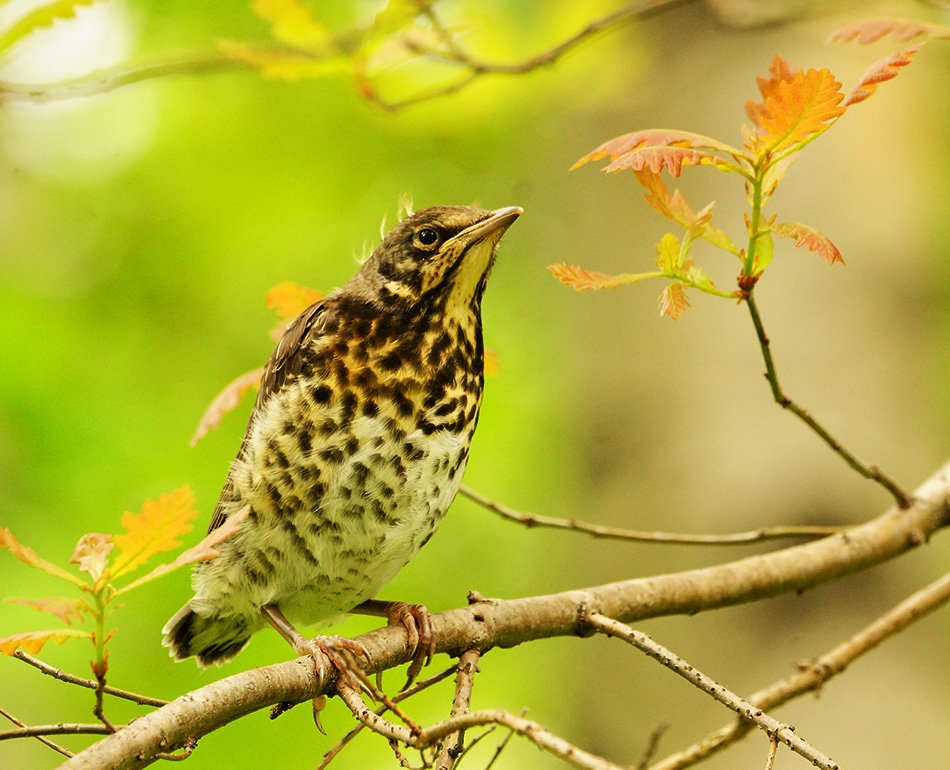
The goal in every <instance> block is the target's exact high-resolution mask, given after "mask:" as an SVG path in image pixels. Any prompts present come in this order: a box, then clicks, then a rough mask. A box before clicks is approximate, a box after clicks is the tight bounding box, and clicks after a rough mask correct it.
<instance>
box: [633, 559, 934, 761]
mask: <svg viewBox="0 0 950 770" xmlns="http://www.w3.org/2000/svg"><path fill="white" fill-rule="evenodd" d="M947 601H950V573H947V574H946V575H944V576H943V577H942V578H940V579H939V580H936V581H934V582H933V583H931V584H930V585H928V586H927V587H925V588H922V589H921V590H920V591H917V592H916V593H914V594H912V595H911V596H909V597H907V598H906V599H905V600H904V601H902V602H901V603H900V604H898V605H897V606H896V607H894V608H893V609H891V610H890V611H888V612H887V613H885V614H884V615H882V616H881V617H879V618H878V619H877V620H875V621H874V622H873V623H871V624H870V625H868V626H866V627H865V628H863V629H862V630H861V631H859V632H858V633H856V634H855V635H854V636H852V637H851V638H850V639H848V640H846V641H845V642H842V643H841V644H839V645H838V646H837V647H835V648H834V649H832V650H830V651H829V652H827V653H825V654H824V655H822V656H820V657H818V658H816V659H815V660H812V661H810V662H808V663H806V664H803V665H801V666H800V670H799V671H798V672H796V673H795V674H793V675H792V676H790V677H788V678H786V679H781V680H779V681H777V682H775V683H773V684H771V685H769V686H768V687H766V688H764V689H761V690H759V691H757V692H755V693H753V694H752V695H750V696H749V698H748V700H749V702H750V703H754V704H755V705H756V706H757V707H758V708H761V709H773V708H775V707H776V706H780V705H782V704H783V703H787V702H788V701H790V700H792V699H794V698H798V697H799V696H801V695H804V694H805V693H808V692H812V691H814V690H819V689H821V688H822V687H823V686H824V684H825V683H826V682H827V681H828V680H829V679H831V678H832V677H834V676H835V675H836V674H840V673H841V672H842V671H844V670H845V668H847V667H848V665H850V664H851V663H852V662H853V661H854V660H855V659H857V658H859V657H860V656H862V655H864V654H865V653H867V652H870V651H871V650H872V649H874V648H875V647H877V645H879V644H880V643H881V642H883V641H884V640H885V639H887V638H889V637H891V636H893V635H894V634H897V633H899V632H900V631H903V630H904V629H905V628H906V627H907V626H909V625H910V624H911V623H913V622H915V621H917V620H920V619H921V618H923V617H925V616H927V615H928V614H929V613H931V612H933V611H934V610H936V609H937V608H939V607H941V606H942V605H943V604H945V603H946V602H947ZM752 729H753V725H752V724H750V723H749V722H745V721H742V720H739V721H735V722H732V723H730V724H728V725H725V726H723V727H721V728H719V729H718V730H716V731H715V732H712V733H709V735H707V736H706V737H705V738H703V739H702V740H701V741H699V742H697V743H695V744H693V745H692V746H689V747H688V748H686V749H684V750H683V751H679V752H677V753H676V754H672V755H670V756H669V757H666V758H665V759H664V760H662V761H661V762H658V763H656V764H655V765H652V766H651V767H650V770H683V768H686V767H690V766H691V765H694V764H696V763H697V762H699V761H701V760H703V759H706V758H707V757H709V756H710V755H712V754H714V753H716V752H718V751H721V750H722V749H724V748H726V747H727V746H729V745H731V744H733V743H735V742H736V741H738V740H740V739H741V738H743V737H744V736H745V735H746V734H747V733H748V732H749V731H750V730H752Z"/></svg>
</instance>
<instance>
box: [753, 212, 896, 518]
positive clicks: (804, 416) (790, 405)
mask: <svg viewBox="0 0 950 770" xmlns="http://www.w3.org/2000/svg"><path fill="white" fill-rule="evenodd" d="M753 217H755V210H754V209H753ZM752 245H753V242H752V241H750V248H749V251H750V253H751V251H752ZM745 303H746V305H748V307H749V314H750V315H751V316H752V323H753V325H754V326H755V333H756V336H758V338H759V347H760V348H761V350H762V358H763V359H764V360H765V377H766V379H767V380H768V381H769V386H770V387H771V388H772V398H773V399H775V403H776V404H778V405H779V406H780V407H782V408H783V409H788V410H789V411H790V412H791V413H792V414H794V415H795V416H796V417H798V419H800V420H801V421H802V422H804V423H805V424H806V425H807V426H808V427H809V428H811V429H812V431H814V432H815V433H816V434H817V435H818V437H819V438H820V439H821V440H822V441H824V442H825V443H826V444H827V445H828V446H829V447H831V449H832V451H834V452H835V453H836V454H837V455H838V456H839V457H841V459H843V460H844V461H845V462H846V463H847V464H848V465H850V466H851V468H852V469H854V470H855V471H857V472H858V473H860V474H861V475H862V476H864V478H866V479H871V480H872V481H876V482H877V483H878V484H880V485H881V486H883V487H884V488H885V489H886V490H887V491H888V492H890V493H891V494H892V495H893V496H894V499H895V500H897V504H898V506H900V507H901V508H909V507H910V505H911V502H912V498H911V495H910V494H909V493H908V492H906V491H905V490H904V489H903V488H902V487H901V486H900V485H899V484H898V483H897V482H896V481H894V480H893V479H892V478H891V477H890V476H888V475H887V474H885V473H884V472H883V471H881V470H880V469H879V468H878V467H877V466H876V465H868V464H866V463H864V462H862V461H861V460H859V459H858V458H857V457H855V456H854V455H853V454H851V452H849V451H848V450H847V449H845V448H844V447H843V446H842V445H841V444H840V443H839V442H838V440H837V439H836V438H835V437H834V436H832V435H831V434H830V433H829V432H828V431H827V430H826V429H825V428H824V427H823V426H822V425H821V424H820V423H819V422H818V421H817V420H816V419H815V418H814V417H812V416H811V415H810V414H809V413H808V412H807V411H805V410H804V409H802V408H801V407H800V406H799V405H798V404H796V403H795V402H794V401H792V400H791V399H790V398H789V397H788V396H786V395H785V393H784V392H783V391H782V386H781V385H779V381H778V374H777V373H776V371H775V362H774V361H773V360H772V351H771V348H770V343H769V338H768V336H767V335H766V333H765V327H764V326H763V325H762V318H761V317H760V316H759V309H758V307H757V306H756V304H755V297H754V296H753V292H752V291H751V290H750V291H749V293H748V295H747V296H746V298H745Z"/></svg>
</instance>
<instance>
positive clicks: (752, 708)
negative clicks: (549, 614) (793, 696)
mask: <svg viewBox="0 0 950 770" xmlns="http://www.w3.org/2000/svg"><path fill="white" fill-rule="evenodd" d="M585 620H586V621H587V622H588V623H589V624H590V625H591V626H592V627H593V628H594V629H596V630H598V631H600V632H602V633H604V634H607V635H608V636H614V637H616V638H618V639H622V640H623V641H625V642H627V643H628V644H631V645H633V646H634V647H636V648H637V649H638V650H640V651H641V652H643V653H645V654H646V655H649V656H650V657H651V658H653V659H654V660H656V661H658V662H660V663H662V664H663V665H664V666H666V667H667V668H668V669H670V670H671V671H673V672H674V673H677V674H679V675H680V676H681V677H683V678H684V679H686V680H687V681H688V682H690V683H691V684H693V685H695V686H696V687H699V688H700V689H701V690H702V691H703V692H705V693H708V694H709V695H711V696H712V697H713V698H715V699H716V700H717V701H719V702H720V703H722V704H723V705H724V706H727V707H729V708H730V709H732V710H733V711H735V712H736V713H737V714H739V715H740V716H741V717H742V718H743V719H748V720H750V721H751V722H754V723H755V724H756V725H758V726H759V727H760V728H761V729H762V730H764V731H765V733H766V735H768V736H769V738H770V739H777V740H780V741H781V742H782V743H784V744H785V745H786V746H788V747H789V748H790V749H791V750H792V751H794V752H795V753H796V754H799V755H801V756H802V757H804V758H805V759H807V760H808V761H809V762H811V763H812V764H813V765H814V766H815V767H818V768H822V770H838V763H837V762H835V761H834V760H832V759H830V758H829V757H826V756H825V755H824V754H822V753H821V752H820V751H818V749H816V748H815V747H814V746H812V745H811V744H810V743H808V742H807V741H805V740H803V739H802V738H800V737H799V736H798V735H797V734H796V733H795V728H793V727H791V726H790V725H787V724H783V723H781V722H779V721H777V720H775V719H773V718H772V717H770V716H769V715H768V714H765V713H763V711H762V709H761V708H758V707H757V706H756V705H755V704H753V703H750V702H749V701H747V700H745V699H744V698H740V697H739V696H738V695H736V694H735V693H733V692H731V691H730V690H727V689H726V688H725V687H723V686H722V685H721V684H719V683H718V682H716V681H714V680H713V679H711V678H710V677H708V676H706V675H705V674H704V673H702V672H701V671H699V670H697V669H696V668H695V667H693V666H691V665H690V664H688V663H687V662H686V661H685V660H683V659H682V658H680V657H679V656H678V655H676V654H675V653H673V652H672V651H671V650H668V649H667V648H666V647H664V646H663V645H661V644H659V643H657V642H655V641H654V640H653V639H651V638H650V637H649V636H647V634H644V633H643V632H642V631H637V630H636V629H633V628H630V626H628V625H625V624H623V623H621V622H619V621H617V620H614V619H613V618H608V617H606V616H605V615H601V614H600V613H597V612H591V613H587V614H586V617H585Z"/></svg>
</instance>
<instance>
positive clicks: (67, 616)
mask: <svg viewBox="0 0 950 770" xmlns="http://www.w3.org/2000/svg"><path fill="white" fill-rule="evenodd" d="M4 601H5V602H9V603H10V604H22V605H23V606H25V607H30V608H31V609H34V610H39V611H40V612H48V613H49V614H50V615H55V616H56V617H57V618H59V619H60V620H61V621H63V623H65V624H66V625H71V624H72V622H73V621H74V620H75V621H76V622H77V623H81V622H82V613H83V612H86V611H88V610H89V605H88V604H86V603H85V602H84V601H82V600H81V599H65V598H63V597H59V596H57V597H50V598H47V599H18V598H11V599H4Z"/></svg>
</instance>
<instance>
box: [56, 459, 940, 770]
mask: <svg viewBox="0 0 950 770" xmlns="http://www.w3.org/2000/svg"><path fill="white" fill-rule="evenodd" d="M948 524H950V462H948V463H947V464H945V465H944V466H943V467H942V468H940V470H938V471H937V473H935V474H934V475H933V476H932V477H931V478H930V479H929V480H928V481H927V482H925V483H924V484H923V486H921V487H920V488H919V489H918V490H917V491H916V493H915V497H914V502H913V504H912V505H911V506H910V507H909V508H907V509H905V510H901V509H899V508H897V507H896V506H895V507H893V508H891V509H890V510H888V511H887V512H886V513H884V514H883V515H881V516H879V517H878V518H876V519H873V520H872V521H870V522H868V523H866V524H863V525H861V526H858V527H855V528H854V529H851V530H849V531H847V532H843V533H841V534H838V535H833V536H831V537H828V538H825V539H824V540H820V541H817V542H813V543H808V544H805V545H799V546H794V547H792V548H786V549H783V550H780V551H775V552H773V553H769V554H765V555H760V556H751V557H748V558H745V559H740V560H738V561H734V562H729V563H727V564H721V565H717V566H713V567H706V568H703V569H696V570H689V571H686V572H679V573H672V574H667V575H656V576H653V577H646V578H637V579H633V580H624V581H620V582H616V583H609V584H606V585H601V586H596V587H592V588H587V589H582V590H574V591H565V592H563V593H558V594H549V595H547V596H535V597H530V598H522V599H513V600H508V601H502V600H497V599H482V598H481V597H477V598H475V599H474V600H473V601H472V603H471V604H470V605H469V606H468V607H461V608H458V609H454V610H449V611H447V612H443V613H440V614H438V615H435V616H433V631H434V636H435V645H436V652H440V653H447V654H450V655H456V656H457V655H461V654H462V653H463V652H464V651H466V650H469V649H478V650H481V651H482V652H484V651H486V650H489V649H490V648H492V647H513V646H515V645H518V644H522V643H524V642H528V641H532V640H535V639H542V638H549V637H554V636H567V635H575V634H577V635H586V634H589V633H590V628H589V625H588V624H586V623H585V621H584V618H585V617H586V614H587V613H590V612H598V613H600V614H602V615H605V616H607V617H609V618H614V619H616V620H619V621H622V622H624V623H631V622H636V621H638V620H642V619H644V618H651V617H657V616H661V615H673V614H693V613H696V612H701V611H704V610H710V609H716V608H719V607H726V606H731V605H736V604H742V603H745V602H751V601H755V600H758V599H764V598H767V597H771V596H776V595H778V594H781V593H785V592H789V591H798V590H802V589H805V588H810V587H812V586H816V585H819V584H821V583H825V582H828V581H830V580H834V579H835V578H839V577H842V576H844V575H848V574H851V573H854V572H858V571H861V570H864V569H868V568H870V567H872V566H874V565H877V564H881V563H883V562H886V561H888V560H890V559H893V558H895V557H897V556H899V555H901V554H903V553H906V552H907V551H909V550H912V549H914V548H916V547H917V546H919V545H922V544H923V543H925V542H927V540H928V539H929V538H930V536H931V535H933V534H934V533H935V532H937V531H938V530H940V529H941V528H942V527H946V526H947V525H948ZM358 641H359V643H360V644H361V645H362V646H363V647H364V648H365V649H366V651H367V654H368V656H369V663H368V664H367V665H366V667H365V669H366V672H367V673H368V674H372V673H375V672H376V671H380V670H384V669H388V668H392V667H393V666H396V665H400V664H402V663H406V662H408V661H409V660H410V658H411V657H412V656H411V651H410V650H409V649H408V647H407V644H406V633H405V630H404V629H402V628H399V627H396V626H387V627H385V628H380V629H377V630H375V631H371V632H369V633H367V634H363V635H362V636H360V637H358ZM334 685H335V682H334V681H333V679H332V677H328V679H327V680H326V681H320V680H319V679H318V677H317V675H316V673H315V670H314V662H313V660H312V659H310V658H298V659H296V660H292V661H287V662H284V663H278V664H275V665H272V666H266V667H264V668H259V669H254V670H252V671H245V672H243V673H240V674H236V675H234V676H231V677H227V678H226V679H222V680H220V681H218V682H214V683H212V684H210V685H207V686H205V687H202V688H200V689H198V690H195V691H193V692H190V693H187V694H185V695H183V696H181V697H180V698H178V699H176V700H174V701H172V702H171V703H169V704H168V705H166V706H164V707H162V708H160V709H158V710H156V711H154V712H152V713H150V714H147V715H145V716H142V717H140V718H138V719H136V720H135V721H134V722H133V723H132V724H130V725H129V726H127V727H125V728H123V729H121V730H120V731H119V732H117V733H115V734H113V735H110V736H108V737H107V738H105V739H104V740H102V741H99V742H98V743H96V744H94V745H93V746H90V747H89V748H88V749H86V750H85V751H83V752H81V753H79V754H77V755H76V756H75V757H73V758H71V759H70V760H68V761H67V762H66V763H64V764H63V765H62V767H63V768H66V769H67V770H76V769H77V768H84V769H87V770H88V769H90V768H138V767H145V766H147V765H149V764H151V763H152V762H153V761H154V759H155V755H156V754H157V753H160V752H166V751H169V750H172V749H174V748H176V747H178V746H182V745H184V744H185V743H186V742H188V741H193V740H197V739H198V738H200V737H201V736H202V735H205V734H207V733H209V732H211V731H213V730H216V729H218V728H219V727H222V726H223V725H225V724H227V723H228V722H231V721H233V720H235V719H238V718H240V717H242V716H245V715H246V714H249V713H251V712H253V711H256V710H258V709H261V708H265V707H267V706H270V705H271V704H273V703H277V702H280V701H285V702H302V701H306V700H309V699H311V698H313V697H315V696H317V695H319V694H321V693H332V692H333V691H334Z"/></svg>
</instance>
